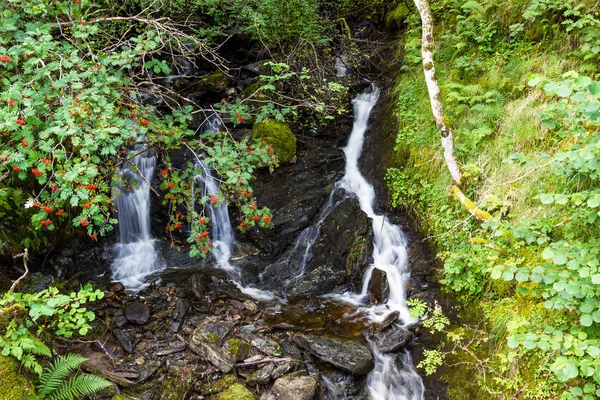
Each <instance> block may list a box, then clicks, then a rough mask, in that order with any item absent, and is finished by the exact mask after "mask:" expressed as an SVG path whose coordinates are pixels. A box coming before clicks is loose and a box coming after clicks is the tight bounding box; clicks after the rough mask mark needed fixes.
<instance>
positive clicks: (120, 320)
mask: <svg viewBox="0 0 600 400" xmlns="http://www.w3.org/2000/svg"><path fill="white" fill-rule="evenodd" d="M127 322H128V321H127V318H126V317H125V316H124V315H119V316H117V317H115V326H116V327H117V328H123V327H124V326H125V325H127Z"/></svg>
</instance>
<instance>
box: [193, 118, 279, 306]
mask: <svg viewBox="0 0 600 400" xmlns="http://www.w3.org/2000/svg"><path fill="white" fill-rule="evenodd" d="M220 127H221V121H220V119H218V118H217V117H214V118H211V119H210V120H209V121H207V126H206V130H207V131H211V132H217V131H218V130H219V129H220ZM195 168H196V169H198V170H200V171H201V172H200V173H199V174H197V175H196V176H194V182H195V184H197V185H199V187H200V194H201V197H205V196H207V197H211V196H216V197H220V196H219V192H220V190H219V183H218V181H217V179H216V178H215V175H214V173H213V171H212V170H211V168H210V167H209V166H208V165H207V164H206V163H205V162H204V161H202V160H200V159H199V158H197V159H196V162H195ZM192 192H194V187H192ZM194 206H195V207H196V206H199V205H196V204H195V205H194ZM201 206H202V207H203V210H204V212H205V213H206V214H207V216H208V217H209V218H210V221H211V223H212V229H211V237H212V240H213V248H212V250H211V252H212V254H213V256H214V257H215V261H216V266H217V267H218V268H220V269H222V270H224V271H225V272H227V273H228V274H229V276H230V277H231V280H232V281H233V283H234V284H235V285H236V286H237V287H238V288H239V289H240V291H241V292H242V293H244V294H246V295H248V296H250V297H252V298H253V299H255V300H259V301H269V300H275V299H278V300H280V301H283V300H282V299H280V298H279V297H277V296H276V295H275V294H274V293H272V292H269V291H266V290H260V289H257V288H254V287H250V286H245V285H244V284H243V281H242V274H241V271H240V269H239V268H238V267H237V266H234V265H232V264H231V263H230V262H229V261H230V259H231V254H232V247H233V245H234V244H235V235H234V232H233V229H232V227H231V220H230V219H229V211H228V210H227V202H226V201H225V199H221V201H219V202H218V203H217V204H211V203H210V202H206V203H205V204H202V205H201Z"/></svg>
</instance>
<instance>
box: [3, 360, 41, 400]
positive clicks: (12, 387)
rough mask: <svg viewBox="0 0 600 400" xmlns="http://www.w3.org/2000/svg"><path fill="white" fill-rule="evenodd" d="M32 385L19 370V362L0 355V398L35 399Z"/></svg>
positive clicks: (4, 399)
mask: <svg viewBox="0 0 600 400" xmlns="http://www.w3.org/2000/svg"><path fill="white" fill-rule="evenodd" d="M35 399H37V396H36V394H35V389H34V388H33V385H32V384H31V382H29V380H28V379H27V377H26V376H25V375H23V374H22V373H20V372H19V363H18V362H17V361H16V360H14V359H12V358H9V357H4V356H2V355H0V400H35Z"/></svg>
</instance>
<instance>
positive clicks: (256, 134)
mask: <svg viewBox="0 0 600 400" xmlns="http://www.w3.org/2000/svg"><path fill="white" fill-rule="evenodd" d="M252 139H262V140H264V141H265V142H266V143H268V144H269V145H271V146H273V148H274V149H275V155H276V156H277V158H278V159H279V162H283V163H286V162H289V161H290V160H291V159H292V158H293V157H294V156H295V155H296V136H294V134H293V133H292V130H291V129H290V126H289V125H288V124H286V123H285V122H280V121H276V120H273V119H268V120H264V121H262V122H257V123H255V124H254V126H253V127H252Z"/></svg>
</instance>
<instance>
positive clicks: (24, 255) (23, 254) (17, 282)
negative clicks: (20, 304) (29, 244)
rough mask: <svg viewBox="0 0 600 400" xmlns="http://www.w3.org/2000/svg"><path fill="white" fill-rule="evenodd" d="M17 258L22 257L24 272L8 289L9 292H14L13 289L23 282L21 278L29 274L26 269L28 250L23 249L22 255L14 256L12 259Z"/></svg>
mask: <svg viewBox="0 0 600 400" xmlns="http://www.w3.org/2000/svg"><path fill="white" fill-rule="evenodd" d="M18 257H23V266H24V267H25V272H23V275H21V276H20V277H19V279H17V280H16V281H14V282H13V284H12V286H11V287H10V289H8V291H9V292H14V291H15V288H16V287H17V285H18V284H19V282H21V281H22V280H23V278H25V277H26V276H27V274H28V273H29V268H27V261H28V260H29V249H25V251H23V252H22V253H20V254H17V255H16V256H14V258H18Z"/></svg>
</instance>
